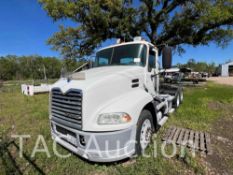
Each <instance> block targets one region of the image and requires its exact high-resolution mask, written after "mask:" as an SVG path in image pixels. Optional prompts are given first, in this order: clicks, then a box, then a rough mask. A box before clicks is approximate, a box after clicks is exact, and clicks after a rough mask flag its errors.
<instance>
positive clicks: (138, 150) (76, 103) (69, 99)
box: [49, 37, 183, 162]
mask: <svg viewBox="0 0 233 175" xmlns="http://www.w3.org/2000/svg"><path fill="white" fill-rule="evenodd" d="M158 54H159V51H158V49H157V48H156V47H155V46H154V45H153V44H151V43H149V42H147V41H143V40H141V39H140V38H138V37H137V38H135V40H134V41H132V42H124V43H117V44H115V45H111V46H109V47H106V48H103V49H101V50H99V51H98V52H97V53H96V59H95V66H94V67H93V68H91V69H88V70H83V71H81V72H77V73H73V74H71V75H69V76H65V77H61V78H60V79H59V80H58V81H57V82H56V83H55V84H54V85H53V87H52V88H51V92H50V107H49V108H50V121H51V133H52V138H53V139H54V140H55V141H56V142H57V143H59V144H60V145H62V146H63V147H65V148H67V149H68V150H70V151H72V152H74V153H75V154H77V155H79V156H81V157H83V158H85V159H88V160H90V161H94V162H112V161H118V160H122V159H125V158H128V157H132V156H134V155H140V154H142V153H143V151H144V150H145V149H146V148H147V147H148V145H149V143H150V141H151V138H152V134H153V132H155V131H156V130H158V128H159V127H161V126H162V125H163V124H164V123H165V122H166V120H167V119H168V114H169V113H170V112H172V111H174V108H176V107H178V106H179V104H180V102H181V101H182V100H183V92H182V88H181V87H179V86H176V87H174V86H172V87H169V86H166V85H161V84H160V76H159V64H158V59H159V57H158ZM162 57H163V58H162V59H163V68H164V69H167V68H170V67H171V49H170V48H169V47H164V49H163V50H162Z"/></svg>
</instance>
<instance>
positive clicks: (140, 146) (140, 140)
mask: <svg viewBox="0 0 233 175" xmlns="http://www.w3.org/2000/svg"><path fill="white" fill-rule="evenodd" d="M154 131H155V128H154V124H153V118H152V114H151V112H150V111H148V110H143V111H142V112H141V114H140V117H139V119H138V123H137V131H136V144H135V153H136V155H141V154H142V153H143V152H144V151H145V150H146V148H147V147H148V145H149V144H150V142H151V139H152V135H153V132H154Z"/></svg>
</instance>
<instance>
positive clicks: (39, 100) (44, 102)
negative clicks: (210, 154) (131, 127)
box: [0, 82, 233, 175]
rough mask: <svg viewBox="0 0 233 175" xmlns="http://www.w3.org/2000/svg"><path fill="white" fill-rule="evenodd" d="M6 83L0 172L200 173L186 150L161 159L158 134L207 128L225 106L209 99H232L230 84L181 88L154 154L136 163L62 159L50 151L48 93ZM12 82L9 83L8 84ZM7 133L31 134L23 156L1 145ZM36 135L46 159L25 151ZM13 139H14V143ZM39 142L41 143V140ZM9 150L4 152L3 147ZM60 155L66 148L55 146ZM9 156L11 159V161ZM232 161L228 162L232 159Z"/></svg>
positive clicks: (0, 102) (0, 104)
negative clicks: (171, 128)
mask: <svg viewBox="0 0 233 175" xmlns="http://www.w3.org/2000/svg"><path fill="white" fill-rule="evenodd" d="M14 83H15V82H11V86H6V87H3V88H2V89H0V137H1V142H0V167H1V168H0V174H9V173H12V172H13V173H15V174H20V173H23V174H41V173H42V174H43V173H45V174H81V175H82V174H83V175H84V174H85V175H86V174H96V175H105V174H111V175H118V174H132V175H134V174H140V175H141V174H142V175H143V174H145V175H146V174H149V175H150V174H151V175H152V174H153V175H154V174H187V172H189V171H191V172H193V173H197V174H204V172H203V171H202V170H201V169H202V168H201V165H200V164H199V163H198V162H199V158H198V157H196V158H192V157H190V155H189V154H188V153H186V154H185V155H184V157H183V158H180V157H179V156H178V155H177V156H176V157H175V158H171V159H168V158H164V157H162V155H161V152H160V151H159V150H160V147H161V145H162V143H161V135H162V134H163V133H164V131H165V129H166V128H167V127H168V126H170V125H176V126H180V127H187V128H192V129H196V130H205V131H209V130H210V129H211V127H212V126H213V123H214V122H215V121H216V120H218V119H219V118H220V117H222V116H225V114H226V113H227V112H229V111H227V110H225V111H224V110H220V109H211V108H210V107H209V105H210V103H212V102H218V103H221V104H232V103H233V91H232V87H228V86H222V85H216V84H213V83H208V85H206V86H204V87H199V88H186V89H185V99H184V102H183V104H182V105H181V106H180V108H179V109H178V110H177V111H176V112H175V113H174V114H172V116H171V117H170V119H169V121H168V123H167V124H166V125H165V127H163V128H161V129H160V131H159V132H158V133H157V137H156V138H155V139H154V142H156V143H157V150H158V152H157V157H154V156H151V157H150V158H146V157H137V158H136V162H135V163H132V164H130V163H128V164H129V165H126V164H127V163H114V164H95V163H89V162H87V161H85V160H82V159H80V158H79V157H78V156H75V155H72V156H71V157H69V158H66V159H62V158H58V157H56V156H55V154H54V153H53V151H52V147H53V142H52V139H51V136H50V127H49V119H48V95H47V94H42V95H37V96H33V97H26V96H23V95H21V94H20V89H19V85H18V84H16V85H14ZM12 84H13V85H12ZM12 134H27V135H31V137H30V138H29V139H27V140H24V154H25V156H26V157H28V158H29V160H26V158H19V153H18V151H17V148H16V147H15V145H14V144H9V145H4V143H6V144H7V143H9V142H10V141H11V137H10V136H11V135H12ZM38 135H43V136H44V138H45V141H46V144H47V146H48V149H49V152H50V154H51V157H50V158H47V156H46V154H45V153H37V154H36V156H35V157H34V158H32V157H31V156H30V155H31V153H32V151H33V148H34V146H35V141H36V139H37V137H38ZM16 144H18V142H16ZM40 146H42V145H40ZM6 150H9V152H10V156H9V154H8V153H7V152H6ZM58 151H59V153H61V154H67V153H69V152H68V151H67V150H65V149H64V148H62V147H61V146H58ZM147 153H148V154H149V155H153V154H154V149H153V144H151V145H150V147H149V148H148V149H147ZM12 159H13V161H12ZM30 161H32V162H33V163H30ZM231 163H232V162H231Z"/></svg>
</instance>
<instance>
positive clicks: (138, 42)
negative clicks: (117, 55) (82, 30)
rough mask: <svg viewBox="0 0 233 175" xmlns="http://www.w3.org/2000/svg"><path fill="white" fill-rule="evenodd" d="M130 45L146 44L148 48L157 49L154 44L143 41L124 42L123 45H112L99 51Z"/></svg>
mask: <svg viewBox="0 0 233 175" xmlns="http://www.w3.org/2000/svg"><path fill="white" fill-rule="evenodd" d="M129 44H145V45H148V46H151V47H154V48H155V49H157V48H156V47H155V46H154V45H153V44H152V43H150V42H148V41H144V40H141V41H129V42H122V43H117V44H112V45H110V46H107V47H103V48H101V49H99V50H98V51H101V50H104V49H108V48H113V47H118V46H123V45H129ZM98 51H97V52H98Z"/></svg>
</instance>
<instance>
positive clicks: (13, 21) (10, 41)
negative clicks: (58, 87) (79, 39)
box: [0, 0, 233, 64]
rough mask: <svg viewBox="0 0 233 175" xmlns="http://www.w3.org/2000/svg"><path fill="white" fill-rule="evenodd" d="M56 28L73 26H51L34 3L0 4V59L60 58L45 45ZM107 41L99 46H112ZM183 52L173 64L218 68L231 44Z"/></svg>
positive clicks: (8, 0)
mask: <svg viewBox="0 0 233 175" xmlns="http://www.w3.org/2000/svg"><path fill="white" fill-rule="evenodd" d="M59 25H65V26H74V25H75V24H74V23H72V22H71V21H65V20H63V21H59V22H54V21H53V20H52V19H51V18H50V17H49V16H48V15H47V14H46V12H45V11H44V10H43V9H42V7H41V5H40V4H39V3H38V2H37V0H0V56H5V55H18V56H21V55H41V56H56V57H59V58H61V56H60V54H59V52H57V51H53V50H52V49H51V46H49V45H47V44H46V41H47V39H48V38H49V37H51V36H52V35H53V34H54V33H55V32H57V31H59ZM113 42H115V41H113V40H108V41H107V42H105V43H103V44H102V46H107V45H109V44H112V43H113ZM184 49H185V50H186V52H185V53H184V54H182V55H179V54H178V53H176V54H175V55H174V56H173V64H176V63H185V62H187V60H188V59H190V58H194V59H195V60H196V61H205V62H208V63H211V62H215V63H216V64H221V63H224V62H226V61H228V60H229V59H233V42H231V43H230V44H229V45H228V46H227V47H226V48H225V49H222V48H219V47H217V46H216V45H215V44H213V43H210V45H209V46H198V47H196V48H193V47H192V46H184Z"/></svg>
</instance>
